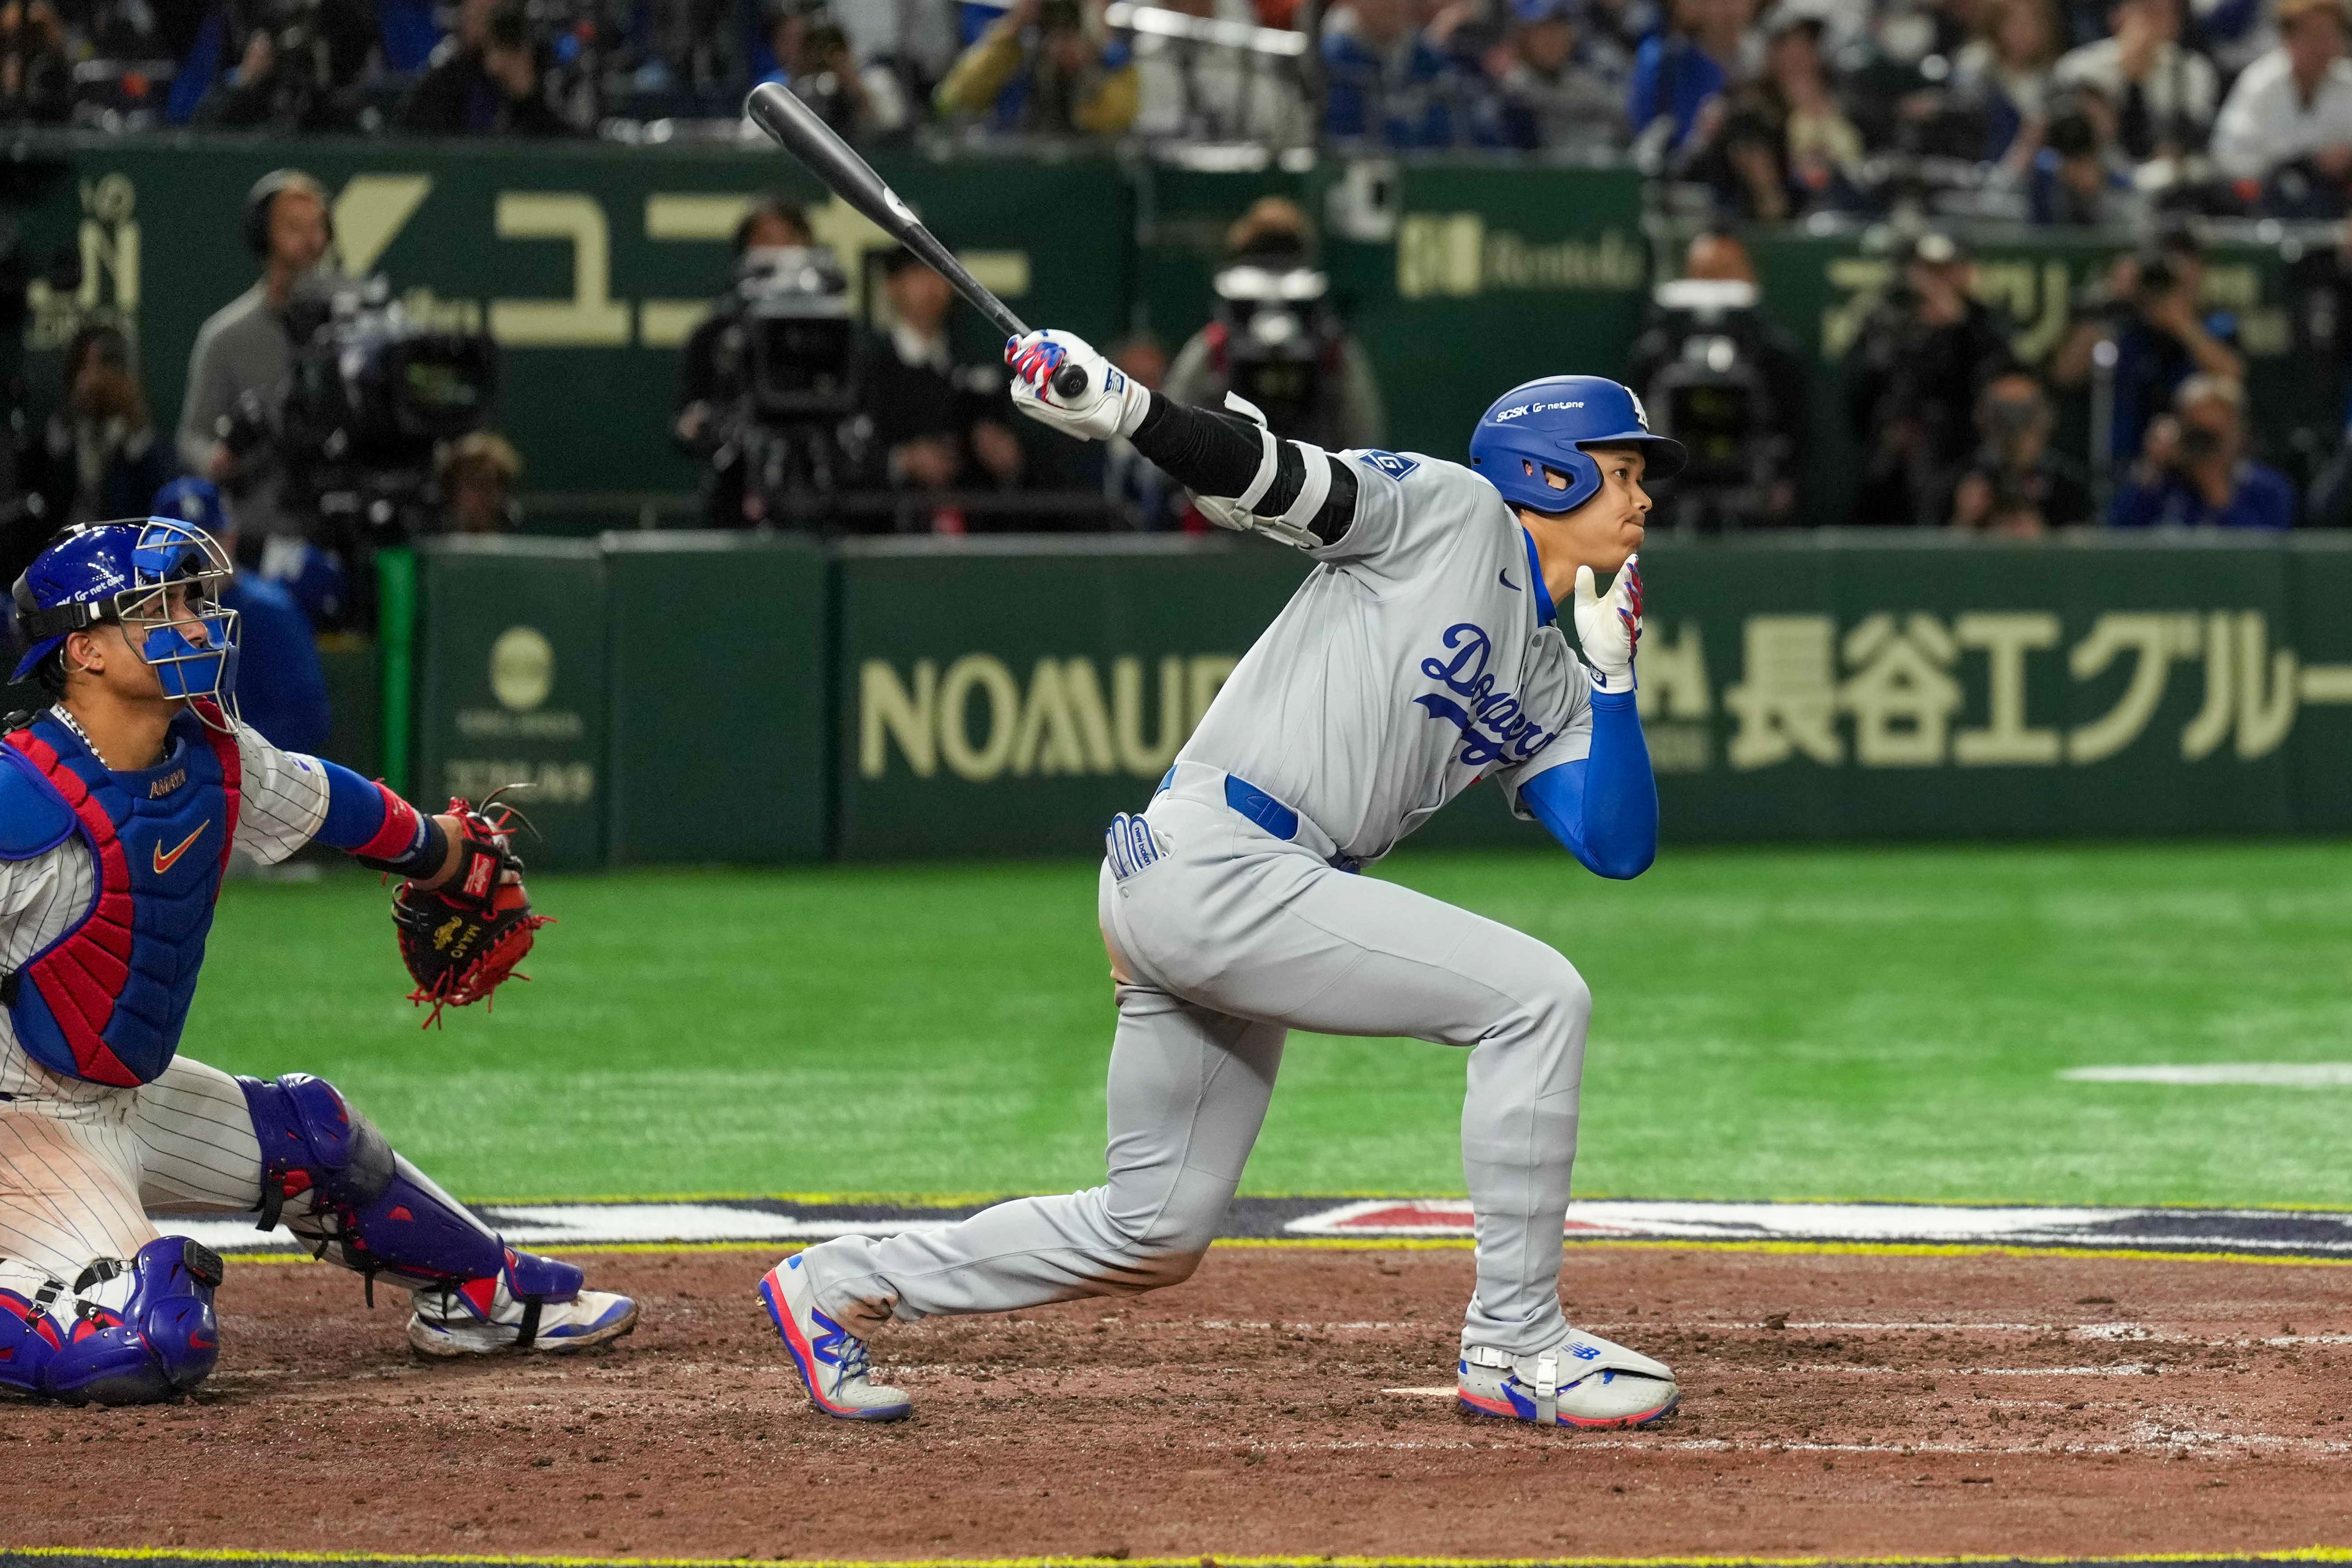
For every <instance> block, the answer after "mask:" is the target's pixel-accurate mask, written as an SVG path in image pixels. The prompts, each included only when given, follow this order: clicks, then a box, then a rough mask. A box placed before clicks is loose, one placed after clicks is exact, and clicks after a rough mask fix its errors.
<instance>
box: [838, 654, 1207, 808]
mask: <svg viewBox="0 0 2352 1568" xmlns="http://www.w3.org/2000/svg"><path fill="white" fill-rule="evenodd" d="M1239 662H1241V661H1240V660H1239V658H1236V657H1235V656H1234V655H1232V654H1225V653H1202V654H1189V655H1188V654H1169V655H1166V656H1164V657H1161V658H1158V659H1156V660H1147V659H1146V658H1140V657H1137V656H1135V655H1122V656H1120V657H1118V658H1110V659H1108V660H1103V659H1097V658H1088V657H1087V656H1085V655H1077V656H1074V657H1070V658H1053V657H1050V656H1049V657H1046V658H1039V659H1037V660H1035V661H1034V663H1033V664H1031V666H1030V668H1029V671H1028V674H1027V676H1026V678H1025V679H1024V678H1023V677H1021V676H1019V675H1016V674H1015V673H1014V671H1013V666H1012V665H1010V664H1008V663H1007V662H1006V661H1005V660H1003V659H1002V658H998V657H997V656H996V655H994V654H988V653H968V654H965V655H964V656H963V657H962V658H957V659H952V660H950V661H947V662H946V664H945V665H944V666H942V664H941V662H940V660H937V659H929V658H922V659H916V660H914V661H912V662H911V663H908V664H903V665H902V664H898V663H893V662H892V661H890V660H888V659H882V658H869V659H867V660H866V661H865V662H864V663H863V664H861V665H860V666H859V667H858V671H857V772H858V776H859V777H861V778H867V779H879V778H882V777H885V776H887V774H889V773H891V772H892V771H893V766H894V762H893V759H894V758H895V759H896V764H897V765H899V766H903V767H904V768H905V769H906V771H907V772H908V773H912V774H913V775H914V776H915V777H917V778H919V779H929V778H936V777H939V776H940V774H941V773H946V774H947V775H948V776H950V777H953V778H959V779H963V780H966V781H967V782H970V783H972V784H987V783H990V782H992V781H993V780H996V779H1000V778H1004V777H1007V776H1010V777H1013V778H1027V777H1030V776H1031V775H1033V774H1065V775H1066V774H1072V773H1080V774H1100V775H1116V774H1130V775H1132V776H1134V777H1137V778H1150V779H1156V778H1158V777H1159V776H1160V774H1161V773H1166V772H1167V771H1168V764H1169V763H1172V762H1174V761H1175V760H1176V753H1177V752H1178V751H1179V750H1181V748H1182V746H1183V744H1184V742H1186V741H1187V740H1189V739H1191V738H1192V731H1193V730H1194V729H1195V728H1197V727H1198V726H1199V724H1200V722H1201V716H1202V714H1203V713H1206V712H1207V711H1208V710H1209V704H1210V703H1211V702H1213V701H1214V700H1216V695H1217V692H1218V690H1219V689H1222V688H1223V685H1224V683H1225V678H1226V677H1228V676H1230V675H1231V674H1232V673H1233V671H1234V665H1236V664H1238V663H1239Z"/></svg>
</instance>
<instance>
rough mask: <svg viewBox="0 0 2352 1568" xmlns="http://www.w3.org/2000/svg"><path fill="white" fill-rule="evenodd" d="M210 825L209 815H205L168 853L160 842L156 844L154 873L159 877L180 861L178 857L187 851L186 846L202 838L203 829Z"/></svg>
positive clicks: (203, 834)
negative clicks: (192, 830) (191, 831)
mask: <svg viewBox="0 0 2352 1568" xmlns="http://www.w3.org/2000/svg"><path fill="white" fill-rule="evenodd" d="M212 825H213V824H212V819H211V818H210V817H206V818H205V820H204V821H202V822H199V823H197V824H196V830H195V831H194V833H191V834H189V835H188V836H187V837H185V838H183V839H181V840H180V842H179V843H178V844H177V845H176V846H174V847H173V848H172V849H171V850H170V851H169V852H168V853H167V852H166V851H165V850H164V848H163V846H162V845H161V844H158V845H156V846H155V875H157V876H158V877H160V876H162V875H163V873H164V872H166V871H168V870H170V869H171V868H173V867H174V866H176V865H178V864H179V863H180V857H181V856H183V855H185V854H186V853H187V852H188V847H189V846H190V845H192V844H194V843H195V841H196V840H197V839H199V838H202V837H204V836H205V828H207V827H210V826H212Z"/></svg>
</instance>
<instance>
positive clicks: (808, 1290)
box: [760, 1252, 915, 1421]
mask: <svg viewBox="0 0 2352 1568" xmlns="http://www.w3.org/2000/svg"><path fill="white" fill-rule="evenodd" d="M802 1256H803V1255H802V1254H800V1253H797V1252H796V1253H794V1254H793V1256H792V1257H790V1258H785V1259H784V1260H783V1261H782V1263H779V1264H777V1265H776V1266H775V1267H774V1268H771V1269H769V1270H768V1272H767V1273H766V1274H765V1275H764V1276H763V1277H761V1280H760V1300H761V1301H763V1302H765V1303H766V1304H767V1308H768V1316H769V1317H770V1318H771V1319H772V1320H773V1321H774V1322H775V1325H776V1332H778V1333H779V1334H782V1336H783V1340H784V1349H785V1351H786V1352H789V1353H790V1354H791V1356H792V1358H793V1365H794V1366H795V1367H797V1368H799V1369H800V1374H801V1382H802V1383H803V1384H806V1385H807V1386H808V1391H809V1398H810V1400H811V1401H812V1402H813V1403H814V1405H816V1407H817V1408H818V1409H819V1410H821V1411H823V1412H824V1414H825V1415H833V1416H838V1417H839V1418H840V1419H842V1420H844V1421H898V1420H902V1419H904V1418H905V1417H907V1416H908V1415H913V1414H914V1413H915V1406H914V1405H913V1404H912V1403H910V1402H909V1401H908V1398H907V1395H906V1393H905V1391H904V1390H901V1389H896V1388H887V1387H885V1386H883V1385H882V1384H877V1383H869V1382H867V1381H866V1373H868V1372H869V1371H870V1370H871V1368H870V1366H869V1363H868V1362H867V1359H866V1342H865V1341H864V1340H861V1339H859V1338H858V1337H857V1336H856V1335H855V1334H853V1333H851V1332H849V1331H847V1330H846V1329H845V1328H843V1327H842V1326H841V1325H840V1324H839V1323H837V1322H835V1321H834V1320H833V1319H831V1318H829V1317H827V1316H826V1315H825V1314H824V1313H823V1312H820V1311H818V1310H817V1306H816V1291H815V1289H814V1288H813V1287H812V1286H811V1285H810V1284H809V1279H808V1276H807V1275H806V1274H805V1273H803V1271H802V1269H801V1258H802Z"/></svg>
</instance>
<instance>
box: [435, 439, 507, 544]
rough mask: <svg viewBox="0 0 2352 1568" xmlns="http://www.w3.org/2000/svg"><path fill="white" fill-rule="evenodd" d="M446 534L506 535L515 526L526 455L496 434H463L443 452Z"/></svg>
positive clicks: (440, 469) (438, 465) (439, 465)
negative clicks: (516, 492)
mask: <svg viewBox="0 0 2352 1568" xmlns="http://www.w3.org/2000/svg"><path fill="white" fill-rule="evenodd" d="M435 469H436V473H437V474H438V476H439V478H440V480H441V531H442V532H444V533H505V532H508V531H510V530H512V529H513V527H514V526H515V523H516V521H517V520H518V517H519V515H520V514H519V513H518V511H517V510H516V508H515V503H514V487H515V481H516V480H517V479H521V478H522V454H521V453H520V452H518V451H516V450H515V449H514V443H512V442H511V441H509V440H508V439H507V438H506V437H503V436H501V435H499V433H498V432H497V431H495V430H476V431H474V432H472V433H471V434H468V435H465V436H460V437H457V440H455V441H453V442H451V443H450V444H449V447H448V448H447V450H446V451H444V452H443V453H442V454H441V457H440V459H439V461H438V462H437V463H436V465H435Z"/></svg>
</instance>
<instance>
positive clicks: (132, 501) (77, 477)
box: [19, 325, 172, 528]
mask: <svg viewBox="0 0 2352 1568" xmlns="http://www.w3.org/2000/svg"><path fill="white" fill-rule="evenodd" d="M65 391H66V395H65V402H64V403H63V405H60V406H59V407H58V411H57V412H56V413H54V414H52V415H50V416H49V418H48V421H47V423H46V424H45V425H44V426H42V427H41V432H40V435H39V437H37V439H36V440H35V441H34V442H33V443H32V444H30V445H29V446H28V447H26V451H25V455H24V468H23V470H22V471H21V473H20V476H19V477H20V479H22V481H23V482H24V483H25V485H26V488H27V489H32V490H35V491H37V492H38V493H39V495H40V497H41V500H42V503H43V516H44V517H46V518H47V520H48V526H50V527H52V528H63V527H67V526H68V525H70V524H73V523H80V522H96V521H100V519H103V518H111V517H131V516H135V515H137V514H138V513H139V511H140V510H142V508H144V507H145V506H146V504H147V498H148V497H150V496H152V495H153V494H154V493H155V491H156V489H158V488H159V487H160V486H162V485H163V482H164V481H165V480H166V479H170V478H171V477H172V460H171V457H170V454H169V452H168V450H167V449H166V447H164V445H163V441H162V440H161V439H160V438H159V437H157V435H156V432H155V422H154V420H153V419H152V418H151V417H149V416H148V413H147V398H146V395H144V394H143V393H142V392H141V391H140V390H139V375H138V372H137V370H136V369H135V368H134V367H133V365H132V364H131V342H130V340H129V339H128V338H125V337H124V336H123V335H122V332H121V330H120V329H118V328H115V327H110V326H95V325H93V326H87V327H84V328H83V329H82V330H81V331H79V332H76V333H75V334H74V336H73V342H70V343H68V345H67V346H66V363H65Z"/></svg>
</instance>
